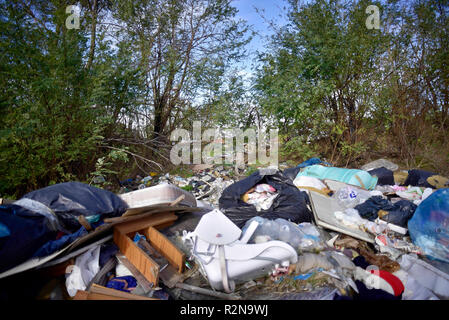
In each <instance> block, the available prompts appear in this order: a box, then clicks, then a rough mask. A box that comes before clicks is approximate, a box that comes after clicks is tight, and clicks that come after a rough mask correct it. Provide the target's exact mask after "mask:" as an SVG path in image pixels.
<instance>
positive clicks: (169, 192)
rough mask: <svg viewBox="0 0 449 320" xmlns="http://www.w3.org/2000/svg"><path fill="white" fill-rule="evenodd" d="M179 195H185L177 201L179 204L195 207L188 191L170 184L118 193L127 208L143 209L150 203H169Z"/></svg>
mask: <svg viewBox="0 0 449 320" xmlns="http://www.w3.org/2000/svg"><path fill="white" fill-rule="evenodd" d="M181 195H184V196H185V197H184V199H183V200H182V201H181V202H180V203H179V204H180V205H185V206H189V207H196V199H195V197H194V196H193V195H192V194H191V193H190V192H187V191H185V190H183V189H181V188H178V187H177V186H174V185H171V184H160V185H157V186H154V187H149V188H145V189H141V190H136V191H131V192H127V193H123V194H120V195H119V197H120V198H122V199H123V200H124V201H125V202H126V203H127V204H128V206H129V209H128V210H136V209H144V208H145V207H148V206H152V205H158V204H170V203H171V202H173V201H175V200H176V199H177V198H179V197H180V196H181Z"/></svg>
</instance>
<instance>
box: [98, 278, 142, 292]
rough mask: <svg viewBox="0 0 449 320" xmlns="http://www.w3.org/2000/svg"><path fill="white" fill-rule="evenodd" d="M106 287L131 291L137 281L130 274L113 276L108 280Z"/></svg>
mask: <svg viewBox="0 0 449 320" xmlns="http://www.w3.org/2000/svg"><path fill="white" fill-rule="evenodd" d="M106 287H107V288H112V289H115V290H120V291H125V292H131V291H132V290H134V289H135V288H136V287H137V281H136V279H135V278H134V277H132V276H125V277H115V278H112V279H111V280H109V281H108V283H107V284H106Z"/></svg>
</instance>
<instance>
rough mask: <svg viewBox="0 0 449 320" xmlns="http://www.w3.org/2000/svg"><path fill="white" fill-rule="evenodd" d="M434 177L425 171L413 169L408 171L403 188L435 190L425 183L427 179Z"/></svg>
mask: <svg viewBox="0 0 449 320" xmlns="http://www.w3.org/2000/svg"><path fill="white" fill-rule="evenodd" d="M434 175H436V173H432V172H429V171H425V170H419V169H413V170H409V171H408V176H407V179H406V180H405V182H404V184H403V185H404V186H414V187H425V188H435V187H434V186H432V185H431V184H430V183H428V182H427V178H429V177H431V176H434Z"/></svg>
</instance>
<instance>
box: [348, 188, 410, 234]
mask: <svg viewBox="0 0 449 320" xmlns="http://www.w3.org/2000/svg"><path fill="white" fill-rule="evenodd" d="M416 208H417V206H416V205H415V204H413V203H412V202H410V201H408V200H400V201H398V202H396V203H395V204H393V203H391V202H390V201H388V200H387V199H384V198H382V197H381V196H374V197H371V198H369V199H368V200H366V201H365V202H364V203H362V204H359V205H357V206H355V207H354V209H356V210H357V211H358V212H359V214H360V216H361V217H362V218H364V219H368V220H370V221H374V220H376V219H377V218H378V217H379V211H380V210H383V211H386V212H388V214H387V215H383V216H381V217H380V218H381V219H382V220H385V221H387V222H390V223H393V224H397V225H399V226H401V227H406V226H407V222H408V220H409V219H410V218H411V217H412V216H413V214H414V213H415V210H416Z"/></svg>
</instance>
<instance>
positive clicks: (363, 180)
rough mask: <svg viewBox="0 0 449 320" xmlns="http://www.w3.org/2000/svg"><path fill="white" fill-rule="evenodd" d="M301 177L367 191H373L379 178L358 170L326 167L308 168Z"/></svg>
mask: <svg viewBox="0 0 449 320" xmlns="http://www.w3.org/2000/svg"><path fill="white" fill-rule="evenodd" d="M300 176H308V177H315V178H318V179H322V180H323V179H330V180H336V181H340V182H344V183H347V184H351V185H354V186H358V187H361V188H364V189H367V190H373V189H374V188H375V187H376V184H377V177H373V176H372V175H370V174H369V173H368V172H366V171H363V170H358V169H346V168H336V167H324V166H321V165H313V166H310V167H306V168H305V169H304V170H303V171H301V172H299V173H298V175H297V176H296V177H300Z"/></svg>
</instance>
